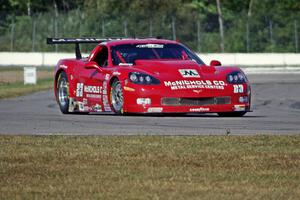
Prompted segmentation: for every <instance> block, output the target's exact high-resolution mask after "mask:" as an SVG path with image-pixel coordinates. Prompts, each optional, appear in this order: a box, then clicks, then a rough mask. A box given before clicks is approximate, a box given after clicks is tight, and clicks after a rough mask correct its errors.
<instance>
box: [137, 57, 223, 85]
mask: <svg viewBox="0 0 300 200" xmlns="http://www.w3.org/2000/svg"><path fill="white" fill-rule="evenodd" d="M135 64H136V65H135V68H136V69H139V70H141V71H142V72H144V73H147V74H150V75H153V76H154V77H157V78H159V79H163V80H164V79H168V80H169V79H170V80H176V79H199V78H200V79H210V78H216V77H218V76H220V78H221V77H222V78H224V76H222V74H223V73H220V72H221V71H222V70H219V69H218V68H217V67H212V66H207V65H199V64H198V63H196V62H194V61H192V60H172V61H170V60H168V61H160V60H159V61H156V60H155V61H154V60H137V61H136V63H135Z"/></svg>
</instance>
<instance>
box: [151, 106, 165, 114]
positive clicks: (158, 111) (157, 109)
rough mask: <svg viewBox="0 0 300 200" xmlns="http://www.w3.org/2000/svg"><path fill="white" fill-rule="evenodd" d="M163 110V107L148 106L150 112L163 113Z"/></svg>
mask: <svg viewBox="0 0 300 200" xmlns="http://www.w3.org/2000/svg"><path fill="white" fill-rule="evenodd" d="M162 111H163V108H161V107H150V108H148V110H147V112H148V113H161V112H162Z"/></svg>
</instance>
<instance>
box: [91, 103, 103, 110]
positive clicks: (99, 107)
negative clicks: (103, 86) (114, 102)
mask: <svg viewBox="0 0 300 200" xmlns="http://www.w3.org/2000/svg"><path fill="white" fill-rule="evenodd" d="M93 111H95V112H102V107H101V105H99V104H96V105H94V106H93Z"/></svg>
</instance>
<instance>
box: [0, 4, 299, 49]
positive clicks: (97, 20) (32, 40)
mask: <svg viewBox="0 0 300 200" xmlns="http://www.w3.org/2000/svg"><path fill="white" fill-rule="evenodd" d="M250 1H252V2H251V4H252V5H251V6H250ZM221 9H222V13H223V20H224V29H225V30H224V31H225V39H224V40H225V52H298V40H299V39H298V29H299V28H298V27H299V26H300V12H299V11H300V1H299V0H222V1H221ZM247 25H248V30H249V31H248V32H247ZM156 36H161V37H163V38H167V39H177V40H179V41H181V42H183V43H184V44H186V45H187V46H189V47H190V48H192V49H193V50H196V51H201V52H220V47H219V46H220V36H219V22H218V13H217V7H216V1H214V0H168V1H164V0H48V1H44V0H0V44H1V45H0V51H73V47H70V46H55V47H53V46H47V45H46V44H45V38H46V37H156Z"/></svg>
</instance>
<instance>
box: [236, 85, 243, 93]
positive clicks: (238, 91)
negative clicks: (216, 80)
mask: <svg viewBox="0 0 300 200" xmlns="http://www.w3.org/2000/svg"><path fill="white" fill-rule="evenodd" d="M233 93H244V86H243V85H233Z"/></svg>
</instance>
